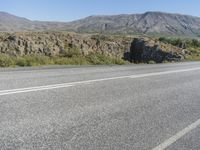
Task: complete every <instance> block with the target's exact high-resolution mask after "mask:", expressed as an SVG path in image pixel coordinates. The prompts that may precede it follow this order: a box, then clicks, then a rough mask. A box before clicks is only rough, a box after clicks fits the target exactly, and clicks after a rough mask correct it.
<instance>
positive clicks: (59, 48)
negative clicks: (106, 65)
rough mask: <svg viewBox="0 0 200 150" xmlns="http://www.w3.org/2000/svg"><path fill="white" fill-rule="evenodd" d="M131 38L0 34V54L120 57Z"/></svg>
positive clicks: (30, 33) (68, 34) (40, 33)
mask: <svg viewBox="0 0 200 150" xmlns="http://www.w3.org/2000/svg"><path fill="white" fill-rule="evenodd" d="M130 44H131V38H129V37H114V36H103V35H90V34H75V33H62V32H24V33H23V32H22V33H0V53H4V54H8V55H12V56H24V55H34V54H37V55H46V56H60V55H62V54H63V53H65V51H67V50H71V51H73V50H79V51H80V53H82V54H83V55H87V54H88V53H89V52H98V53H102V54H106V55H109V56H114V57H123V54H124V52H125V51H127V50H128V49H129V48H130Z"/></svg>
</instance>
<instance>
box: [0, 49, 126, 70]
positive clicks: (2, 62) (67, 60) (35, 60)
mask: <svg viewBox="0 0 200 150" xmlns="http://www.w3.org/2000/svg"><path fill="white" fill-rule="evenodd" d="M126 63H127V62H126V61H124V60H123V59H121V58H116V57H111V56H107V55H104V54H96V53H89V54H88V55H86V56H83V55H81V54H77V53H74V52H73V53H72V54H69V53H68V54H66V55H64V56H58V57H48V56H43V55H28V56H20V57H19V56H8V55H5V54H0V67H15V66H22V67H25V66H43V65H87V64H88V65H89V64H91V65H103V64H117V65H122V64H126Z"/></svg>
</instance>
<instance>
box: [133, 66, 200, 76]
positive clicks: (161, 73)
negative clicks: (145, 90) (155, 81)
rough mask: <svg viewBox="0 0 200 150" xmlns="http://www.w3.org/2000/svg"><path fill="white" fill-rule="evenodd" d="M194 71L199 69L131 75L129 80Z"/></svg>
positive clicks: (199, 68)
mask: <svg viewBox="0 0 200 150" xmlns="http://www.w3.org/2000/svg"><path fill="white" fill-rule="evenodd" d="M195 70H200V67H198V68H191V69H182V70H171V71H163V72H155V73H147V74H139V75H133V76H131V77H130V78H141V77H149V76H158V75H165V74H171V73H181V72H188V71H195Z"/></svg>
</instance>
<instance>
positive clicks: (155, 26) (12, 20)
mask: <svg viewBox="0 0 200 150" xmlns="http://www.w3.org/2000/svg"><path fill="white" fill-rule="evenodd" d="M44 30H56V31H58V30H67V31H75V32H103V33H114V34H116V33H119V34H133V33H139V34H152V33H153V34H168V35H192V36H194V35H195V36H199V35H200V18H199V17H193V16H188V15H180V14H170V13H163V12H146V13H144V14H131V15H114V16H90V17H87V18H84V19H81V20H77V21H73V22H69V23H64V22H42V21H31V20H28V19H26V18H21V17H17V16H14V15H11V14H8V13H5V12H0V31H44Z"/></svg>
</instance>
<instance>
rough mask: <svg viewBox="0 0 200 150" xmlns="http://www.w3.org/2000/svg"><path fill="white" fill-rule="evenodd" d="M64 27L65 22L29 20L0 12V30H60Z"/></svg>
mask: <svg viewBox="0 0 200 150" xmlns="http://www.w3.org/2000/svg"><path fill="white" fill-rule="evenodd" d="M65 27H66V23H62V22H45V21H44V22H43V21H31V20H28V19H26V18H22V17H18V16H14V15H11V14H8V13H6V12H0V31H8V32H10V31H44V30H51V29H54V30H61V29H63V28H65Z"/></svg>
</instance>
